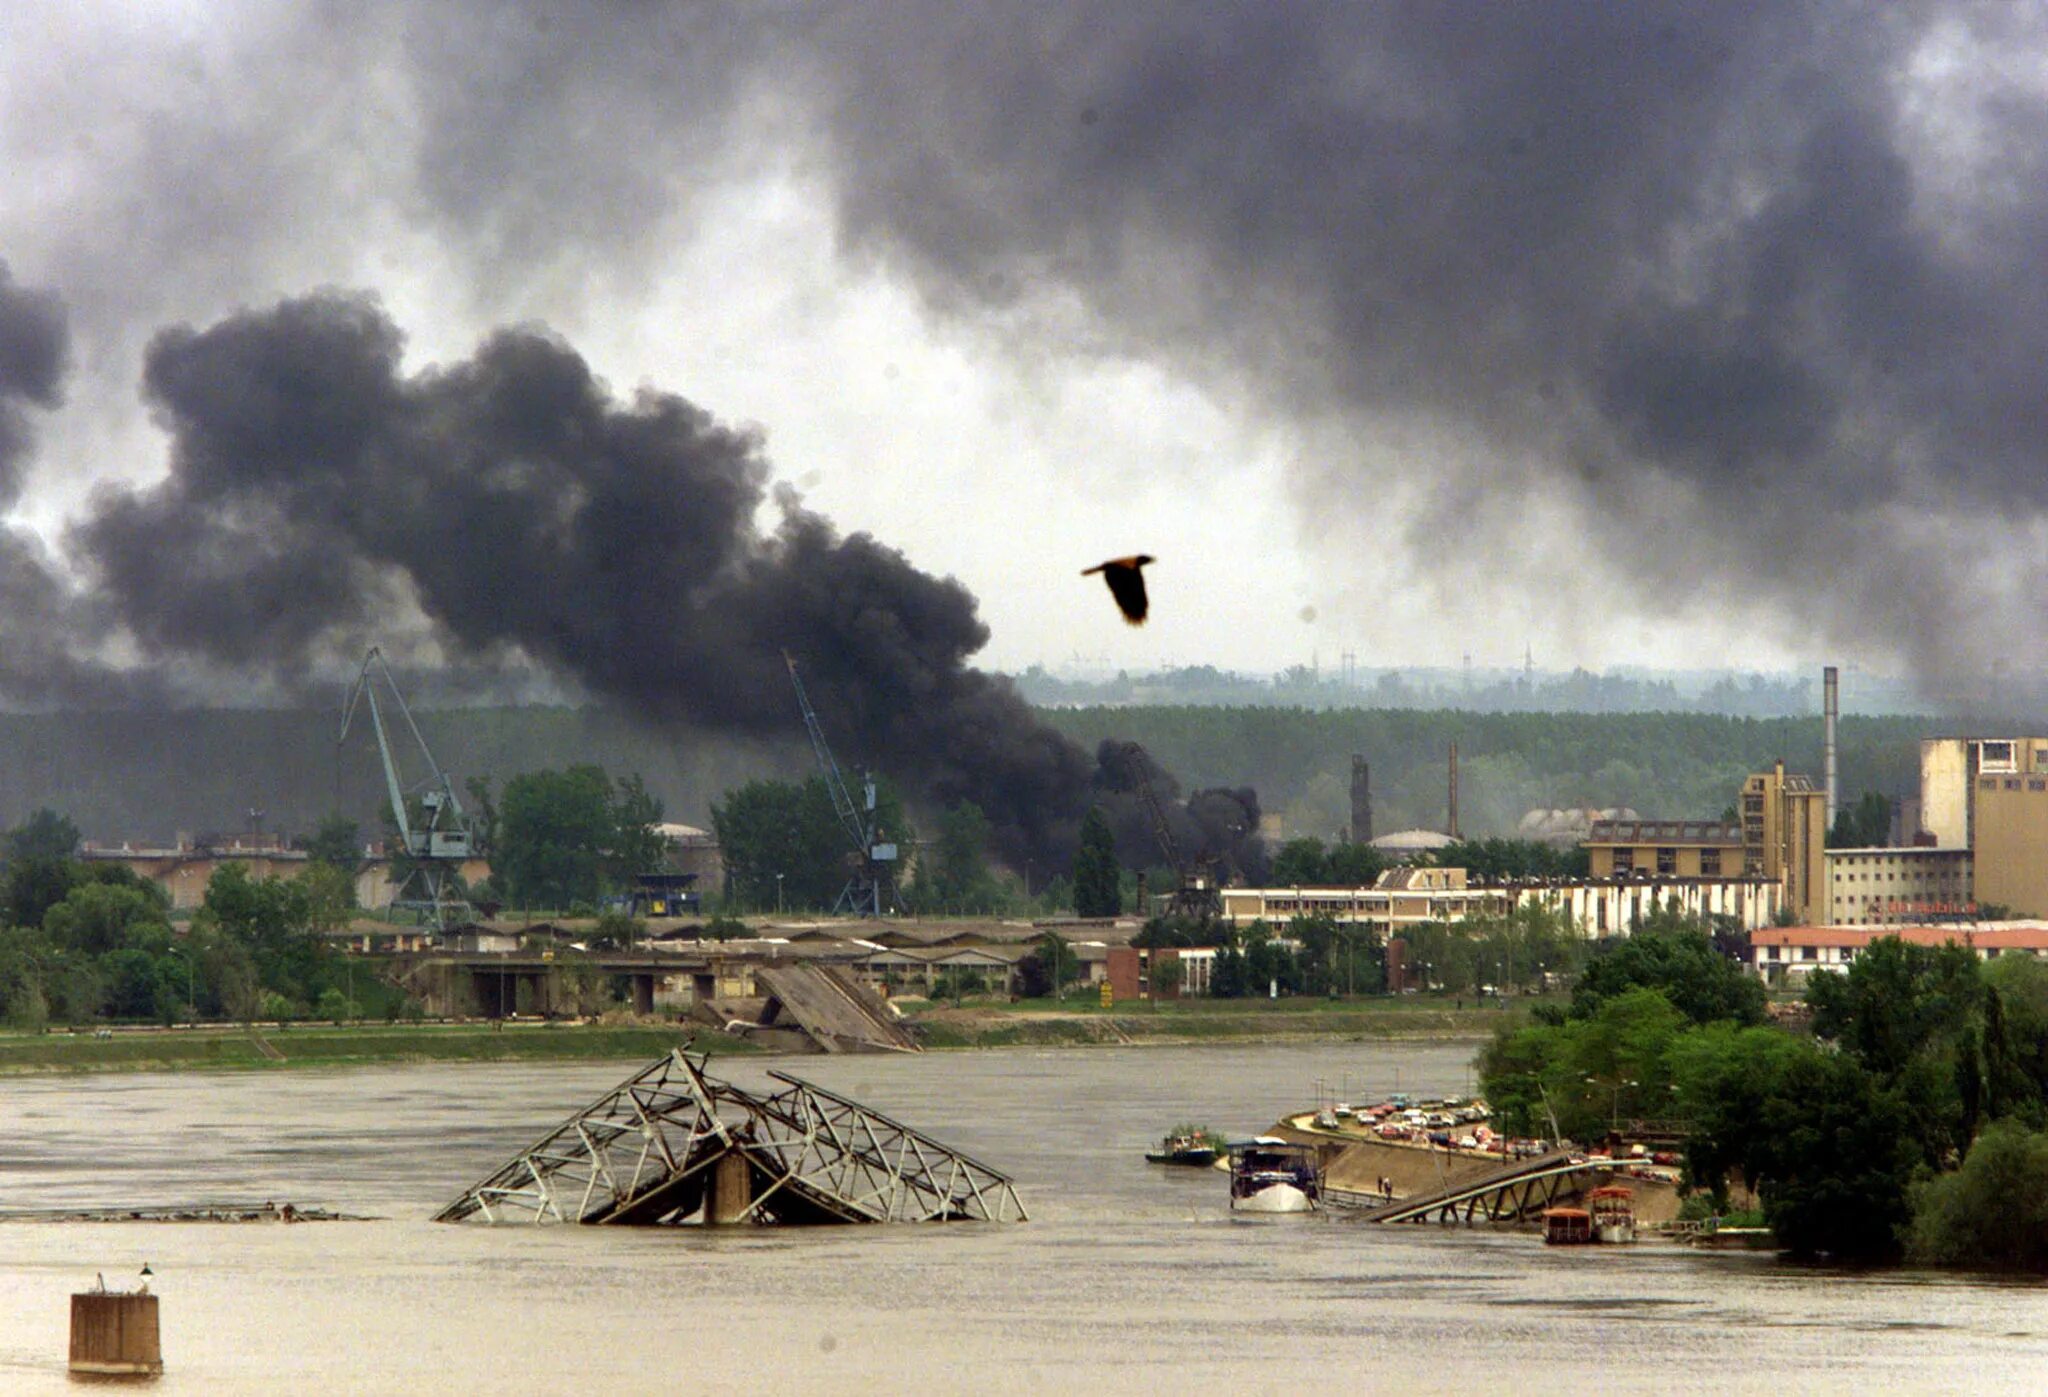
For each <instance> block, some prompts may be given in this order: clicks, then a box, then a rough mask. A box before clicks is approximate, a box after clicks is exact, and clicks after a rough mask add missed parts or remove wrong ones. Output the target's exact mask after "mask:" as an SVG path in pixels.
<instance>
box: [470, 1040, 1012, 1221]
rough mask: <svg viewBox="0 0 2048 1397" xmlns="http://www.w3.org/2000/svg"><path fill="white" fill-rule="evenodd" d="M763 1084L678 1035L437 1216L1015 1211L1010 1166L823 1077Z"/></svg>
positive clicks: (777, 1217)
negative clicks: (737, 1074)
mask: <svg viewBox="0 0 2048 1397" xmlns="http://www.w3.org/2000/svg"><path fill="white" fill-rule="evenodd" d="M769 1075H770V1076H771V1077H772V1078H774V1079H775V1080H776V1081H778V1082H780V1083H782V1084H783V1089H782V1090H780V1091H776V1092H773V1093H771V1094H768V1095H765V1096H764V1095H758V1094H756V1093H753V1092H749V1091H745V1090H743V1089H741V1088H739V1087H735V1086H733V1085H732V1084H731V1083H729V1082H723V1081H720V1080H719V1079H718V1078H716V1077H713V1076H711V1075H710V1074H709V1073H707V1072H705V1071H704V1060H703V1059H702V1058H696V1057H692V1056H690V1055H689V1054H688V1053H686V1052H684V1051H682V1050H681V1049H680V1048H678V1049H675V1050H674V1051H672V1052H670V1053H669V1054H668V1055H667V1056H666V1057H663V1058H658V1059H656V1060H655V1061H654V1062H652V1063H650V1064H649V1065H648V1066H646V1067H644V1068H642V1069H641V1070H640V1071H639V1072H636V1073H635V1074H634V1075H633V1076H631V1077H629V1078H627V1079H626V1080H625V1081H624V1082H621V1083H620V1084H619V1085H618V1086H617V1087H615V1088H613V1089H612V1090H611V1091H609V1092H607V1093H606V1094H605V1095H603V1096H601V1097H599V1098H598V1099H597V1100H596V1101H594V1102H592V1103H591V1104H590V1105H588V1106H586V1107H584V1108H583V1109H582V1110H581V1111H579V1112H577V1113H576V1114H575V1115H573V1116H571V1117H570V1118H569V1119H568V1120H566V1121H564V1122H563V1123H562V1124H561V1125H559V1126H557V1127H555V1129H554V1130H552V1131H550V1132H549V1133H548V1134H547V1135H545V1136H543V1137H542V1138H541V1139H540V1140H538V1141H536V1142H535V1143H534V1144H533V1145H531V1146H529V1147H527V1148H526V1149H525V1150H522V1151H521V1152H520V1153H519V1154H518V1155H516V1156H515V1157H514V1158H512V1159H511V1160H510V1161H508V1162H507V1163H506V1164H505V1165H504V1166H502V1167H501V1168H500V1169H498V1170H497V1172H495V1173H493V1174H492V1175H491V1176H490V1177H489V1178H487V1179H485V1180H483V1181H482V1182H481V1183H479V1184H477V1185H476V1186H474V1187H473V1188H471V1189H469V1190H468V1191H467V1192H466V1193H464V1194H463V1195H462V1196H461V1197H460V1198H458V1199H456V1200H455V1201H454V1202H453V1203H451V1204H449V1205H448V1206H447V1207H446V1208H444V1209H442V1210H441V1212H440V1213H439V1214H438V1215H436V1218H435V1221H437V1222H461V1221H463V1220H465V1219H469V1218H476V1219H480V1220H482V1221H485V1222H577V1223H596V1224H604V1223H611V1224H633V1223H639V1224H648V1223H680V1222H687V1221H691V1220H694V1219H697V1218H705V1219H711V1218H714V1217H715V1218H716V1219H717V1220H718V1221H723V1222H753V1223H774V1222H783V1223H801V1222H937V1221H952V1220H972V1221H983V1222H1022V1221H1023V1220H1024V1216H1025V1214H1024V1206H1023V1204H1022V1203H1021V1202H1019V1201H1018V1198H1017V1192H1016V1188H1015V1186H1014V1185H1013V1184H1012V1182H1011V1180H1010V1179H1009V1177H1008V1176H1007V1175H1005V1174H1002V1173H1000V1172H998V1171H997V1170H994V1169H991V1168H990V1167H989V1166H987V1165H985V1164H982V1163H980V1162H979V1161H977V1160H975V1159H973V1158H971V1157H970V1156H968V1155H965V1154H962V1153H961V1152H960V1151H958V1150H956V1149H953V1148H951V1147H950V1146H947V1145H943V1144H940V1143H939V1142H938V1141H936V1140H934V1139H932V1138H931V1137H930V1136H928V1135H925V1134H923V1133H922V1132H920V1131H917V1130H915V1129H913V1128H911V1127H910V1126H907V1125H904V1124H903V1123H902V1122H900V1121H896V1120H892V1119H891V1118H890V1117H888V1116H885V1115H883V1114H882V1113H881V1112H879V1111H874V1110H870V1109H869V1108H867V1107H865V1106H862V1105H861V1104H860V1103H859V1102H856V1101H853V1100H850V1099H849V1098H847V1097H844V1096H840V1095H839V1094H837V1093H836V1092H832V1091H829V1090H827V1089H826V1088H824V1087H821V1086H817V1085H815V1084H813V1083H810V1082H806V1081H803V1080H802V1079H800V1078H797V1077H792V1076H790V1075H788V1074H787V1073H782V1072H771V1073H770V1074H769Z"/></svg>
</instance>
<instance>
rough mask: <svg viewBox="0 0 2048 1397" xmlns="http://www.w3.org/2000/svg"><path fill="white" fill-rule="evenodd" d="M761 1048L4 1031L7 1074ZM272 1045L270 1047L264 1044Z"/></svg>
mask: <svg viewBox="0 0 2048 1397" xmlns="http://www.w3.org/2000/svg"><path fill="white" fill-rule="evenodd" d="M683 1043H692V1045H693V1046H694V1047H696V1048H697V1049H699V1050H700V1051H706V1052H712V1053H734V1052H750V1051H753V1049H751V1048H750V1047H749V1046H748V1045H747V1044H745V1043H743V1042H740V1041H738V1040H736V1039H728V1038H725V1037H722V1036H720V1035H717V1034H705V1035H703V1036H702V1038H701V1039H697V1040H695V1041H693V1039H692V1037H691V1035H690V1034H689V1033H688V1032H686V1031H684V1030H682V1029H680V1028H674V1027H661V1026H650V1025H637V1024H617V1025H615V1024H518V1025H514V1026H511V1027H508V1028H503V1029H499V1028H495V1027H493V1026H492V1025H490V1024H487V1023H485V1024H408V1025H385V1024H353V1025H342V1026H336V1025H331V1024H321V1025H318V1026H313V1025H301V1026H294V1027H291V1028H274V1027H266V1028H264V1029H262V1030H261V1032H260V1033H251V1032H250V1031H249V1030H247V1029H243V1028H206V1027H200V1028H180V1029H166V1030H161V1031H148V1032H138V1031H121V1032H117V1033H116V1034H115V1035H114V1036H113V1037H111V1038H95V1037H93V1036H92V1034H91V1033H89V1032H80V1033H75V1034H74V1033H66V1032H61V1031H59V1032H52V1033H9V1034H0V1075H20V1074H25V1073H36V1072H121V1071H162V1070H175V1069H185V1068H221V1069H237V1068H282V1067H349V1066H361V1065H364V1064H368V1063H378V1062H511V1061H533V1060H570V1059H577V1058H631V1059H648V1058H653V1057H657V1056H659V1055H660V1054H662V1053H665V1052H667V1051H668V1050H669V1049H670V1048H673V1047H676V1046H677V1045H679V1044H683ZM265 1045H267V1046H268V1048H269V1050H270V1051H268V1052H266V1051H265Z"/></svg>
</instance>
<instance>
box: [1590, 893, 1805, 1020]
mask: <svg viewBox="0 0 2048 1397" xmlns="http://www.w3.org/2000/svg"><path fill="white" fill-rule="evenodd" d="M1639 988H1641V989H1655V990H1661V991H1663V992H1664V995H1665V996H1666V997H1667V998H1668V999H1669V1000H1670V1001H1671V1003H1672V1005H1673V1006H1674V1007H1676V1008H1677V1009H1678V1010H1679V1011H1680V1012H1681V1013H1683V1014H1684V1015H1685V1016H1686V1017H1687V1018H1689V1019H1691V1020H1692V1021H1693V1022H1694V1023H1712V1022H1714V1021H1715V1020H1716V1019H1734V1020H1735V1021H1736V1022H1738V1023H1746V1024H1755V1023H1762V1022H1763V1018H1764V987H1763V985H1762V983H1761V982H1760V981H1758V980H1757V979H1756V978H1755V977H1754V976H1751V975H1749V974H1747V973H1745V972H1744V971H1743V969H1742V967H1740V966H1739V965H1737V964H1735V962H1733V961H1731V960H1729V959H1727V958H1726V957H1724V956H1720V955H1717V954H1716V953H1715V951H1714V944H1713V939H1712V937H1711V936H1710V935H1709V934H1708V932H1707V930H1706V929H1705V927H1704V926H1702V925H1700V924H1697V923H1695V922H1692V921H1690V920H1689V919H1686V918H1683V917H1677V916H1674V915H1672V914H1669V913H1658V914H1655V915H1653V916H1651V917H1646V918H1644V920H1643V923H1642V925H1640V926H1639V927H1638V928H1637V929H1636V933H1635V935H1633V936H1630V937H1628V938H1627V939H1625V940H1622V941H1617V942H1615V943H1614V944H1613V945H1612V946H1611V947H1610V948H1609V949H1608V950H1607V951H1606V952H1605V953H1604V954H1601V955H1597V956H1595V957H1594V958H1593V960H1592V961H1590V962H1589V963H1588V964H1587V966H1586V968H1585V971H1584V973H1582V974H1581V975H1580V977H1579V983H1578V987H1577V988H1576V989H1575V990H1574V991H1573V994H1572V1010H1571V1012H1572V1016H1573V1017H1574V1018H1587V1017H1590V1016H1591V1015H1592V1013H1593V1012H1594V1011H1595V1010H1596V1009H1597V1008H1598V1006H1599V1003H1600V1001H1601V1000H1603V999H1608V998H1611V997H1613V996H1614V995H1618V994H1624V993H1626V992H1628V991H1629V990H1632V989H1639Z"/></svg>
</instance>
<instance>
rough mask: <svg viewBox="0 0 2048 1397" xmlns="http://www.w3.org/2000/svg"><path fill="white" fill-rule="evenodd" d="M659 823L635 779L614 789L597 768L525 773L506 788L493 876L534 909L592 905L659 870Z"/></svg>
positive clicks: (657, 805) (656, 806)
mask: <svg viewBox="0 0 2048 1397" xmlns="http://www.w3.org/2000/svg"><path fill="white" fill-rule="evenodd" d="M660 818H661V802H660V801H658V800H656V799H655V798H654V797H653V796H651V795H649V794H648V793H647V791H646V789H645V787H644V786H642V784H641V783H640V779H639V778H638V777H629V778H627V779H626V780H625V781H623V782H620V783H619V784H618V785H616V786H614V785H613V783H612V780H611V778H610V777H609V776H607V775H606V774H605V772H604V770H603V768H601V767H597V766H588V765H585V766H572V767H569V768H567V769H565V770H561V771H528V772H522V773H520V774H519V775H517V776H515V777H513V778H512V779H511V780H510V781H507V782H506V783H505V793H504V796H503V799H502V802H501V804H500V807H499V810H498V816H497V833H496V840H497V855H496V859H495V861H494V863H493V865H492V871H493V873H494V874H496V875H497V876H498V877H500V878H502V879H503V880H504V883H505V887H506V891H507V893H508V894H509V895H510V896H511V897H512V898H513V899H514V900H515V901H517V902H519V903H522V904H524V905H526V906H529V907H533V906H539V907H573V906H576V905H578V904H586V905H587V904H594V903H595V902H596V901H597V900H598V898H599V897H600V896H601V895H602V894H603V893H604V892H605V891H606V889H608V888H611V887H616V886H619V885H620V884H622V883H623V882H624V881H626V880H627V879H629V878H630V877H631V876H632V875H633V874H634V873H638V872H641V871H644V870H645V869H647V868H650V867H653V866H656V864H657V862H658V859H659V849H660V837H659V836H658V835H656V834H654V832H653V830H652V826H653V824H654V823H655V822H657V821H658V820H659V819H660Z"/></svg>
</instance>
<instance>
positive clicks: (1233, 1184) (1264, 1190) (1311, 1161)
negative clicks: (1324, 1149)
mask: <svg viewBox="0 0 2048 1397" xmlns="http://www.w3.org/2000/svg"><path fill="white" fill-rule="evenodd" d="M1322 1193H1323V1187H1322V1171H1321V1170H1320V1169H1319V1168H1317V1167H1316V1147H1315V1146H1313V1145H1297V1144H1292V1143H1290V1142H1288V1141H1286V1140H1282V1139H1279V1138H1277V1137H1275V1136H1272V1135H1261V1136H1258V1137H1256V1138H1254V1139H1251V1140H1237V1141H1233V1142H1232V1143H1231V1145H1230V1207H1231V1210H1232V1211H1233V1212H1240V1213H1307V1212H1312V1211H1314V1210H1315V1208H1316V1207H1317V1206H1318V1204H1319V1203H1320V1202H1321V1200H1322Z"/></svg>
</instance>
